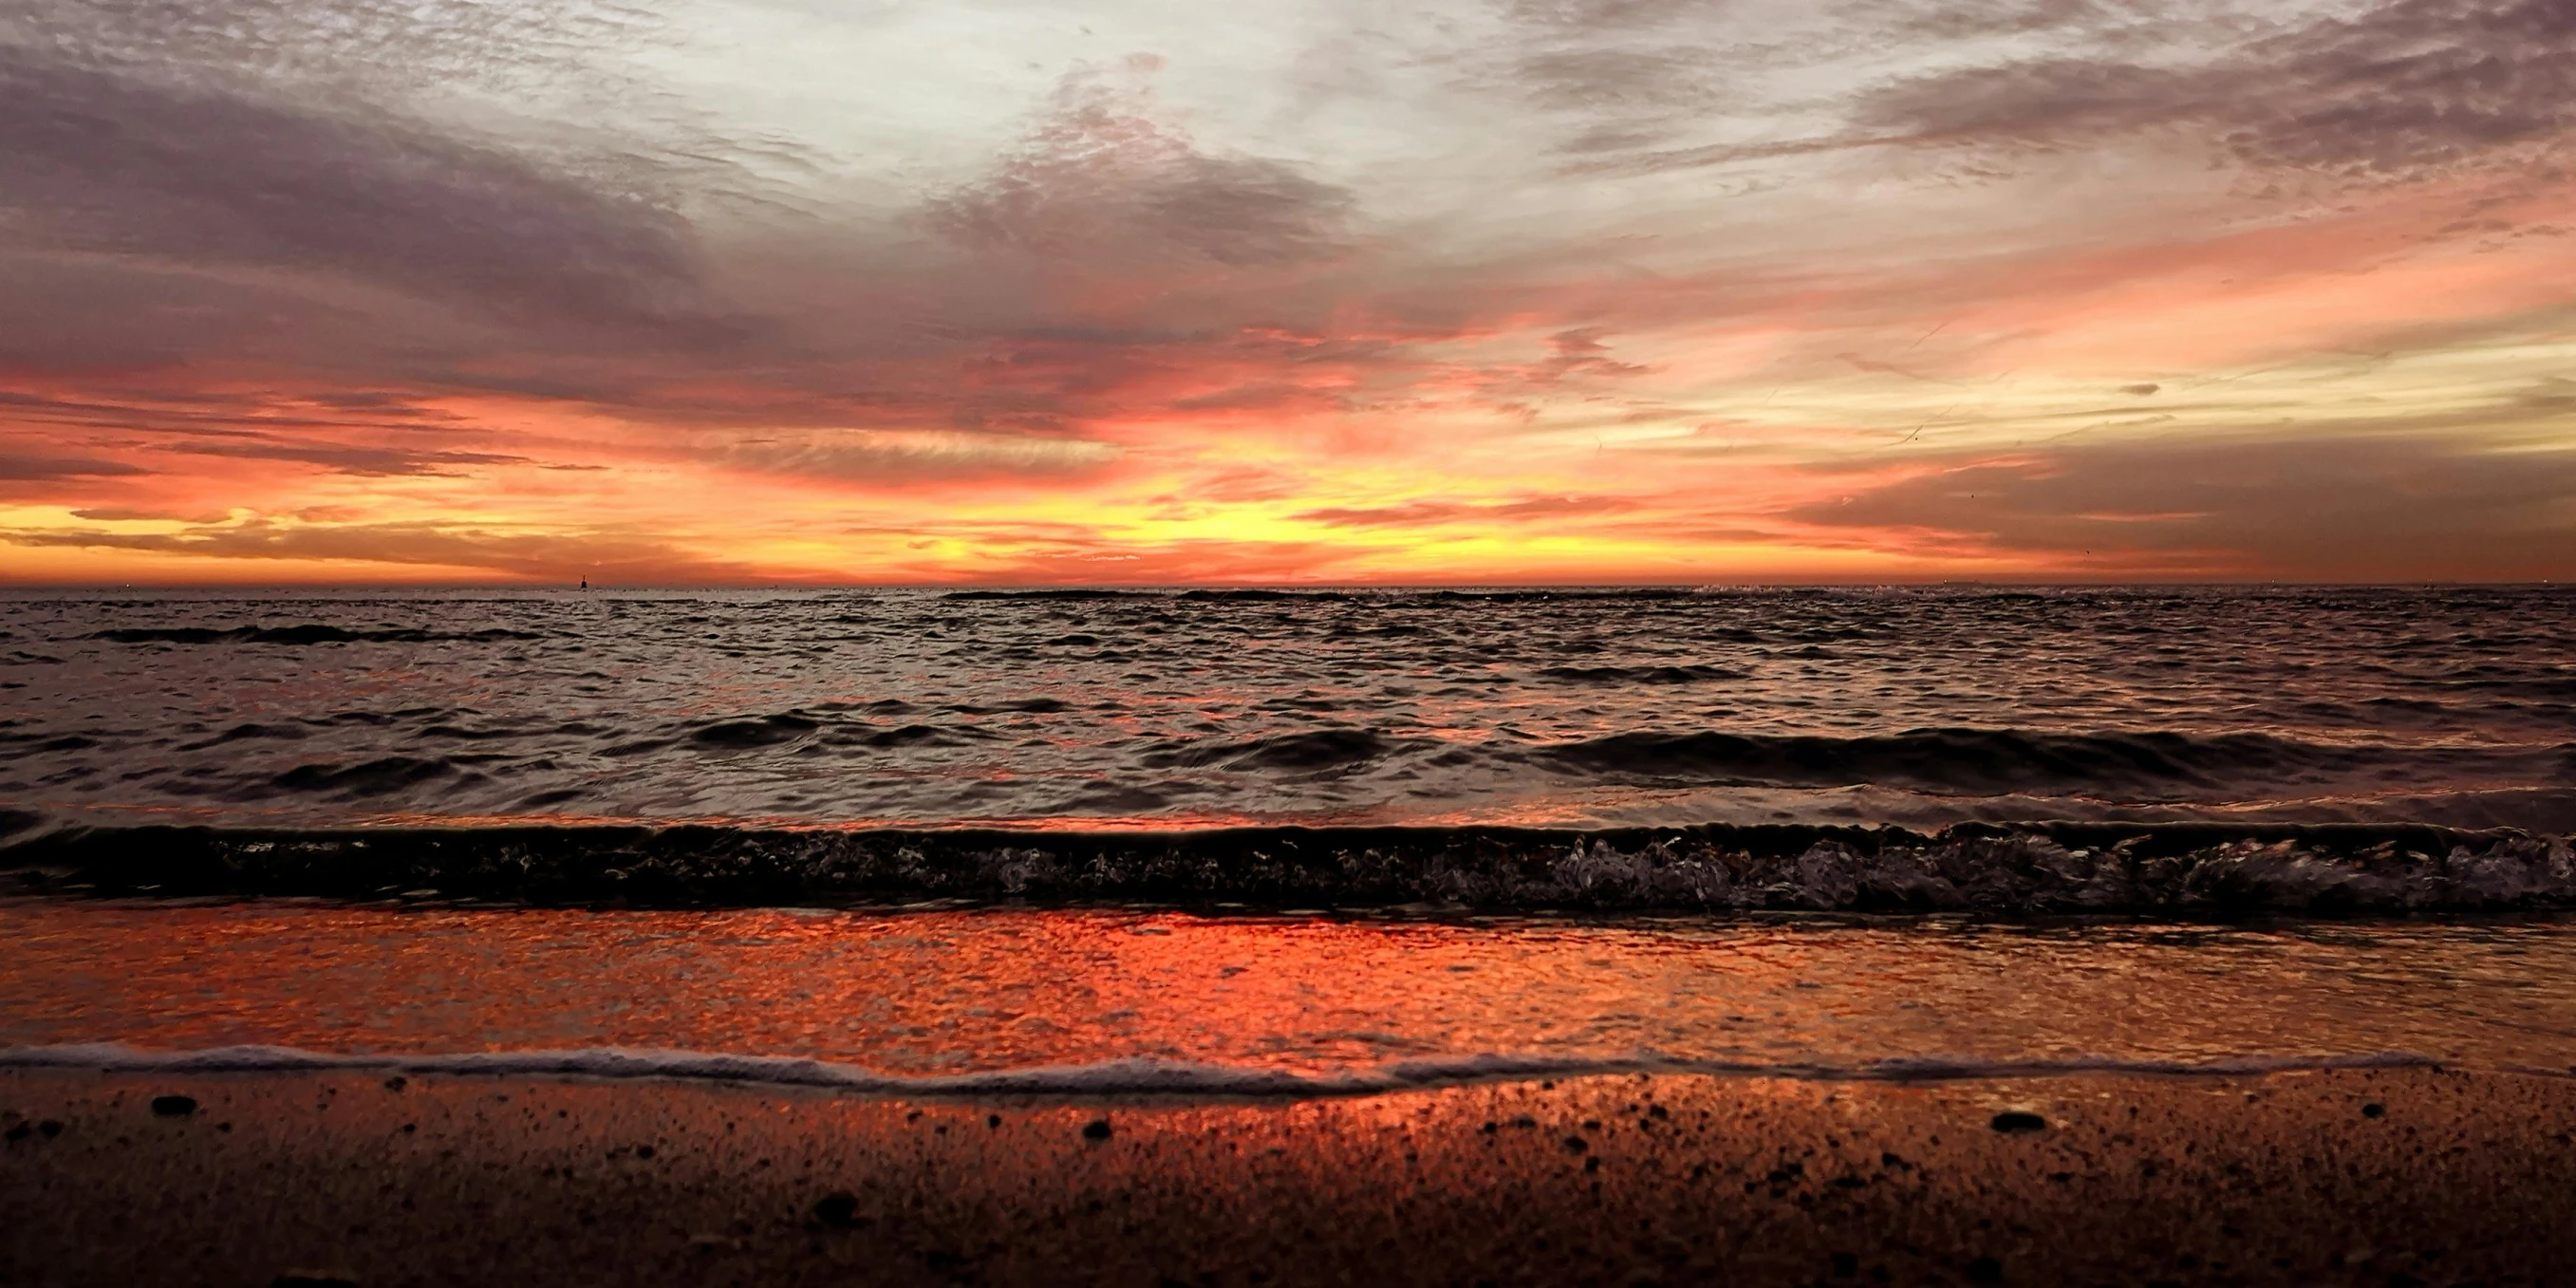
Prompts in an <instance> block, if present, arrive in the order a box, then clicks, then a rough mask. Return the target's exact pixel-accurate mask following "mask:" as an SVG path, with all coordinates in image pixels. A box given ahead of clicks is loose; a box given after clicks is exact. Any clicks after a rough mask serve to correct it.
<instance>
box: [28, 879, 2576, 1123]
mask: <svg viewBox="0 0 2576 1288" xmlns="http://www.w3.org/2000/svg"><path fill="white" fill-rule="evenodd" d="M0 943H7V944H8V945H9V946H10V947H9V950H8V951H7V952H6V953H5V954H0V995H5V996H7V997H8V998H9V999H10V1002H9V1005H8V1006H7V1007H6V1008H5V1010H0V1048H7V1050H6V1051H5V1052H0V1064H12V1063H15V1064H26V1063H46V1062H52V1063H62V1064H70V1065H73V1066H76V1067H87V1066H92V1065H101V1066H114V1065H119V1064H125V1065H134V1064H142V1065H146V1066H153V1065H156V1064H159V1065H164V1066H166V1064H167V1063H169V1061H170V1060H171V1058H172V1056H171V1053H182V1054H181V1055H180V1057H179V1058H180V1059H181V1060H182V1061H183V1062H184V1061H186V1060H196V1061H200V1062H202V1061H206V1060H209V1059H211V1060H214V1061H216V1062H218V1063H221V1062H223V1061H227V1060H229V1061H231V1062H232V1063H233V1064H234V1065H236V1066H248V1067H265V1068H274V1067H299V1066H301V1065H305V1064H310V1063H314V1062H315V1058H316V1057H326V1058H342V1059H348V1058H357V1059H360V1060H362V1061H364V1062H375V1063H385V1064H390V1065H392V1066H394V1067H406V1068H447V1069H450V1070H456V1069H472V1070H476V1071H482V1072H509V1071H514V1070H515V1071H520V1072H590V1073H603V1074H627V1075H634V1074H658V1075H665V1076H695V1077H723V1078H729V1079H736V1080H749V1081H763V1080H770V1081H788V1082H814V1083H822V1084H825V1085H842V1086H853V1087H861V1088H877V1089H883V1088H887V1087H895V1088H903V1087H926V1088H929V1089H936V1088H938V1087H940V1086H943V1085H945V1086H962V1087H971V1086H1018V1087H1024V1088H1028V1087H1035V1088H1056V1089H1068V1090H1097V1091H1114V1090H1134V1089H1160V1090H1173V1091H1251V1092H1288V1093H1299V1092H1313V1091H1332V1090H1345V1089H1367V1088H1371V1087H1378V1086H1385V1085H1407V1084H1418V1083H1423V1082H1439V1081H1446V1080H1456V1079H1462V1078H1478V1077H1492V1076H1521V1077H1530V1078H1536V1077H1541V1076H1553V1075H1559V1074H1568V1073H1576V1072H1583V1071H1599V1070H1612V1069H1629V1068H1645V1069H1683V1070H1688V1069H1696V1070H1703V1071H1708V1070H1714V1071H1721V1072H1754V1073H1775V1074H1787V1075H1790V1076H1797V1077H1828V1078H1836V1077H1873V1078H1875V1077H1958V1076H1993V1075H2000V1074H2010V1073H2030V1072H2051V1071H2072V1070H2120V1069H2130V1070H2145V1071H2165V1072H2175V1071H2181V1072H2191V1071H2199V1072H2212V1071H2239V1072H2242V1071H2249V1070H2251V1071H2260V1070H2264V1069H2271V1068H2281V1067H2314V1066H2317V1065H2331V1064H2337V1063H2365V1064H2368V1063H2403V1062H2409V1061H2437V1062H2440V1063H2442V1064H2444V1065H2446V1066H2463V1067H2471V1068H2486V1069H2502V1068H2512V1069H2546V1070H2550V1071H2557V1072H2563V1071H2566V1070H2568V1069H2569V1067H2570V1066H2571V1065H2576V930H2571V928H2570V927H2569V926H2567V925H2564V924H2561V923H2558V922H2554V921H2515V922H2489V923H2480V922H2467V923H2429V922H2428V923H2362V924H2350V925H2343V926H2315V925H2309V926H2296V925H2293V926H2287V927H2274V928H2258V927H2228V928H2211V927H2176V926H2152V925H2076V926H2055V927H2040V926H2023V927H2010V926H1996V925H1988V924H1979V923H1973V922H1949V921H1928V922H1927V921H1908V922H1902V923H1888V924H1866V923H1840V924H1834V923H1799V922H1742V921H1738V922H1729V923H1713V922H1708V921H1704V920H1696V919H1669V920H1660V921H1639V920H1629V921H1622V922H1608V923H1583V922H1576V921H1571V920H1564V919H1549V918H1484V919H1478V920H1473V921H1467V920H1459V921H1429V920H1415V921H1406V920H1391V919H1360V920H1352V919H1331V918H1318V917H1279V916H1234V917H1227V916H1198V915H1187V914H1181V913H1174V912H1156V911H1121V910H1106V909H1101V910H1063V909H1055V910H1021V909H983V910H958V911H927V912H910V913H895V912H886V911H881V910H879V911H869V910H854V911H837V912H835V911H821V910H777V909H760V910H744V911H736V912H590V911H569V910H544V909H531V910H509V911H489V910H477V911H467V910H438V911H428V910H398V909H371V908H352V907H345V906H328V905H311V904H292V903H274V902H271V903H261V902H251V903H232V904H221V905H211V906H207V905H200V906H176V907H174V906H166V905H164V906H154V905H142V904H130V903H110V902H95V901H90V902H71V901H51V900H15V901H8V902H0ZM97 1044H117V1046H116V1047H115V1048H113V1049H109V1048H102V1047H100V1046H99V1045H97ZM243 1048H279V1049H282V1050H243ZM209 1052H212V1053H215V1054H213V1055H212V1056H209V1055H207V1054H206V1053H209ZM185 1053H195V1054H194V1055H188V1054H185ZM293 1053H304V1054H301V1055H298V1054H293ZM735 1057H753V1058H755V1059H754V1061H753V1062H749V1063H746V1062H744V1061H742V1060H740V1059H734V1058H735ZM442 1062H443V1063H442ZM796 1062H818V1063H816V1064H804V1063H796ZM1032 1071H1038V1072H1032ZM923 1080H929V1081H927V1082H924V1081H923Z"/></svg>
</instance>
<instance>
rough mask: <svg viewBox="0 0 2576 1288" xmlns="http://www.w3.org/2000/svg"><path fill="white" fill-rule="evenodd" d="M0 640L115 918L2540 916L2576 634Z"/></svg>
mask: <svg viewBox="0 0 2576 1288" xmlns="http://www.w3.org/2000/svg"><path fill="white" fill-rule="evenodd" d="M0 612H5V618H0V621H5V625H4V626H0V650H5V655H0V809H5V810H6V814H5V816H0V826H5V827H6V828H7V829H8V832H9V834H10V835H11V836H12V837H14V838H15V841H16V844H15V846H14V847H13V848H14V849H15V850H16V851H17V852H18V853H19V854H20V855H21V857H22V858H31V859H33V858H40V859H41V860H42V862H41V864H39V865H38V866H42V867H45V868H47V869H48V870H57V871H74V872H75V875H74V876H73V877H71V878H49V879H54V880H56V881H57V883H58V884H60V883H66V882H67V883H68V884H72V885H83V886H90V887H101V888H109V889H130V890H131V891H132V892H137V893H153V892H159V893H200V894H204V893H271V894H332V895H337V896H359V895H376V894H387V895H400V894H403V893H404V892H407V891H414V890H421V889H430V890H435V891H438V892H441V893H443V894H446V895H450V896H455V897H472V898H498V899H505V900H527V899H534V900H537V901H542V902H565V901H575V902H578V901H583V900H593V901H596V900H613V901H617V902H621V903H625V904H630V905H650V906H668V907H687V906H695V905H699V904H709V903H713V904H746V903H748V904H762V903H772V904H774V903H794V902H808V901H815V900H822V901H834V900H848V899H853V898H867V897H891V896H895V895H901V894H907V893H908V894H912V895H916V896H921V897H963V898H991V897H1037V898H1048V897H1055V898H1093V897H1150V898H1168V899H1181V900H1202V901H1266V902H1270V903H1273V904H1276V903H1279V902H1281V901H1287V902H1288V903H1291V904H1311V903H1318V902H1320V903H1325V904H1348V903H1357V904H1369V905H1386V904H1407V903H1426V902H1428V903H1436V904H1443V905H1447V904H1456V905H1462V906H1473V907H1478V908H1484V909H1489V910H1490V909H1498V908H1499V909H1504V910H1511V909H1521V908H1528V907H1533V906H1546V905H1556V904H1570V905H1581V906H1594V907H1639V908H1645V907H1660V908H1691V909H1748V908H1765V907H1772V908H1803V909H1810V910H1827V909H1856V910H1908V909H1911V910H1917V911H1923V910H1976V909H1985V910H1994V911H2020V912H2033V911H2051V910H2055V911H2101V912H2112V911H2154V910H2164V911H2191V910H2203V911H2207V910H2225V909H2231V908H2233V909H2243V908H2249V907H2269V908H2283V909H2291V910H2313V911H2334V910H2344V911H2370V910H2379V911H2405V910H2424V909H2442V908H2456V909H2475V908H2489V909H2493V908H2533V907H2552V906H2556V905H2558V904H2559V903H2562V902H2566V901H2568V900H2569V899H2570V898H2576V867H2571V863H2570V859H2569V856H2568V853H2567V849H2566V845H2565V843H2564V842H2563V841H2562V840H2561V839H2559V838H2561V837H2563V836H2564V835H2565V834H2566V833H2568V832H2569V831H2570V830H2576V741H2571V730H2576V724H2571V718H2570V717H2571V706H2570V703H2571V701H2576V595H2571V594H2570V593H2568V592H2566V591H2562V590H2558V589H2554V588H2546V587H2543V588H2529V589H2458V588H2329V589H2317V588H2280V589H2275V588H2207V589H2201V588H2144V589H2093V588H2086V589H2056V590H1997V589H1991V588H1921V589H1916V588H1904V589H1849V590H1776V589H1775V590H1707V591H1681V590H1654V591H1598V590H1553V591H1551V590H1496V591H1459V590H1436V591H1402V590H1376V591H1315V592H1280V591H1207V590H1194V591H1177V592H1174V591H1116V590H1077V591H1023V592H1002V591H962V592H939V591H879V592H853V591H828V592H826V591H818V592H799V593H748V592H733V593H680V592H656V593H631V592H617V591H607V590H598V591H586V592H567V591H546V592H518V593H506V594H502V593H478V594H473V595H462V594H451V593H429V592H420V593H408V594H382V593H376V594H365V595H360V594H291V595H286V594H282V595H274V596H267V597H260V598H240V597H236V596H230V595H220V594H212V593H205V594H161V595H151V596H100V597H81V598H72V597H61V596H46V595H39V594H34V593H28V592H19V593H17V594H15V595H14V596H12V597H11V598H9V599H8V600H6V601H5V604H0ZM135 829H160V831H158V832H155V833H154V835H155V836H156V837H158V839H156V840H155V841H154V842H153V843H152V845H150V846H149V847H140V848H138V847H136V846H134V845H130V844H126V843H125V842H124V841H123V840H120V839H119V838H123V837H128V836H131V835H133V834H135ZM146 851H148V852H146ZM66 865H68V867H67V866H66Z"/></svg>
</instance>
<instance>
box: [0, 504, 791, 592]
mask: <svg viewBox="0 0 2576 1288" xmlns="http://www.w3.org/2000/svg"><path fill="white" fill-rule="evenodd" d="M0 542H6V543H14V544H17V545H21V546H54V547H73V548H83V549H99V550H131V551H140V552H145V553H151V554H164V555H188V556H194V557H198V558H206V559H263V560H280V561H291V562H309V561H334V562H340V561H347V562H360V563H377V564H393V565H405V566H416V567H418V566H426V567H438V568H463V569H474V570H479V571H483V572H488V573H495V574H500V575H503V576H508V577H522V578H533V579H537V580H551V581H569V580H572V579H574V578H576V577H581V576H588V577H590V578H591V579H593V580H602V579H605V580H611V581H620V582H630V583H635V582H643V583H655V584H663V585H670V584H688V583H699V584H714V583H742V582H746V581H758V580H763V578H761V577H760V575H759V573H758V571H757V570H755V569H752V568H750V567H747V566H745V565H742V564H738V563H734V562H731V561H727V560H720V559H707V558H703V557H701V556H697V555H693V554H690V553H688V552H686V551H684V550H681V549H679V548H677V547H675V546H672V545H670V544H667V543H664V542H661V541H656V540H652V539H649V538H638V537H633V536H627V535H622V534H617V533H603V532H547V533H520V532H508V531H493V530H484V529H476V528H470V527H460V526H442V525H435V524H411V523H384V524H341V525H303V524H286V523H278V522H274V521H269V520H253V521H251V522H248V523H243V524H235V525H215V526H205V527H195V528H190V529H188V530H186V531H183V532H178V533H167V534H157V533H156V534H136V533H118V532H107V531H82V530H73V531H30V530H23V529H21V530H10V529H0Z"/></svg>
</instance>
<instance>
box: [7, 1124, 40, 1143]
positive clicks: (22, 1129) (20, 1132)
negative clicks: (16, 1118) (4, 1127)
mask: <svg viewBox="0 0 2576 1288" xmlns="http://www.w3.org/2000/svg"><path fill="white" fill-rule="evenodd" d="M35 1134H36V1127H35V1124H33V1123H19V1124H17V1125H15V1126H13V1127H11V1128H10V1129H9V1133H8V1139H10V1140H12V1141H21V1140H25V1139H26V1138H28V1137H30V1136H33V1135H35Z"/></svg>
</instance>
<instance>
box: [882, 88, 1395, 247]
mask: <svg viewBox="0 0 2576 1288" xmlns="http://www.w3.org/2000/svg"><path fill="white" fill-rule="evenodd" d="M1354 204H1355V203H1354V199H1353V197H1352V195H1351V193H1349V192H1348V191H1346V190H1344V189H1341V188H1337V187H1334V186H1332V185H1330V184H1326V183H1322V182H1319V181H1317V180H1315V179H1311V178H1308V177H1306V176H1305V175H1303V174H1301V173H1299V171H1298V170H1297V169H1296V168H1295V167H1293V166H1290V165H1288V164H1286V163H1285V162H1280V161H1274V160H1269V159H1265V158H1260V157H1248V156H1210V155H1208V154H1206V153H1203V152H1200V151H1199V150H1198V149H1197V148H1196V147H1195V146H1194V145H1193V144H1192V143H1191V141H1190V140H1189V138H1188V137H1187V136H1185V135H1183V134H1181V133H1179V132H1177V131H1175V130H1172V129H1170V128H1168V127H1165V126H1162V125H1158V124H1156V123H1155V122H1154V121H1153V120H1151V119H1149V118H1148V117H1147V116H1146V115H1145V114H1144V103H1143V101H1142V99H1141V96H1140V95H1133V94H1130V95H1121V94H1118V93H1115V92H1113V91H1111V90H1109V89H1107V88H1105V87H1103V86H1101V85H1099V84H1096V83H1094V82H1092V81H1090V80H1088V79H1085V78H1080V77H1077V78H1073V79H1070V80H1068V81H1067V82H1066V84H1065V86H1064V87H1063V88H1062V89H1061V90H1060V91H1059V92H1058V94H1057V95H1056V99H1055V103H1054V105H1053V109H1052V111H1051V113H1050V114H1049V116H1048V117H1047V118H1046V119H1045V120H1044V121H1043V122H1042V123H1041V124H1040V125H1039V126H1038V128H1037V129H1036V130H1035V131H1034V132H1033V133H1032V134H1031V135H1030V137H1029V138H1028V139H1027V140H1026V141H1025V143H1024V144H1023V146H1022V147H1021V149H1020V150H1019V151H1018V152H1017V153H1015V154H1013V155H1012V156H1010V157H1008V158H1006V159H1005V160H1004V161H1003V162H1002V163H1001V165H1000V166H999V167H998V168H997V169H996V170H995V171H994V172H993V173H992V174H990V175H988V176H986V177H985V178H983V179H982V180H979V181H978V182H976V183H973V184H970V185H967V186H966V187H964V188H961V189H958V190H956V191H953V192H950V193H947V194H945V195H943V196H941V197H938V198H936V199H935V200H933V201H931V202H930V203H929V204H928V206H927V207H926V208H925V209H924V211H923V212H922V215H921V219H922V222H923V223H924V224H925V225H926V226H928V227H929V228H931V229H932V230H934V231H936V232H938V233H940V234H941V235H943V236H945V237H947V238H949V239H951V240H953V241H955V242H957V243H959V244H961V245H964V246H968V247H971V248H974V249H977V250H985V251H996V250H1008V251H1016V252H1020V253H1023V254H1028V255H1034V256H1039V257H1042V258H1048V259H1061V260H1073V259H1081V260H1091V261H1097V260H1106V261H1109V262H1112V263H1116V262H1127V263H1133V262H1136V261H1140V260H1144V261H1150V260H1157V259H1171V258H1174V257H1191V258H1198V259H1203V260H1212V261H1215V262H1216V263H1219V264H1223V265H1226V266H1229V267H1236V268H1266V267H1284V266H1293V265H1300V264H1310V263H1314V262H1316V261H1320V260H1326V259H1331V258H1333V257H1335V256H1338V255H1341V254H1343V253H1344V252H1346V251H1347V250H1348V249H1349V248H1350V240H1349V238H1350V234H1349V229H1348V224H1349V221H1350V218H1351V215H1352V211H1353V207H1354Z"/></svg>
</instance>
